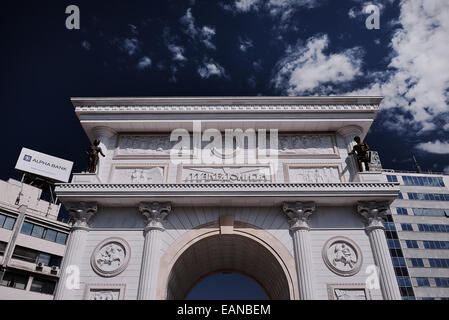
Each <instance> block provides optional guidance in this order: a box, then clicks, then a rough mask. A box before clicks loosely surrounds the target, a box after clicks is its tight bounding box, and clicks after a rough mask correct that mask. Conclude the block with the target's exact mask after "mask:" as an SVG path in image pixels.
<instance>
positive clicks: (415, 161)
mask: <svg viewBox="0 0 449 320" xmlns="http://www.w3.org/2000/svg"><path fill="white" fill-rule="evenodd" d="M412 157H413V162H414V163H415V167H416V170H418V172H419V173H422V169H421V167H420V166H419V164H418V161H417V160H416V158H415V155H414V154H412Z"/></svg>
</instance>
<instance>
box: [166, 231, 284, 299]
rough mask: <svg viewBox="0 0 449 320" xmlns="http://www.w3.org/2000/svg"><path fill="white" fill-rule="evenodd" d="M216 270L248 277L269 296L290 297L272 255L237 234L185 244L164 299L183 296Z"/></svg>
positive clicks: (277, 263) (214, 236)
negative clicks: (189, 244)
mask: <svg viewBox="0 0 449 320" xmlns="http://www.w3.org/2000/svg"><path fill="white" fill-rule="evenodd" d="M217 272H237V273H240V274H243V275H245V276H248V277H250V278H251V279H253V280H254V281H256V282H257V283H258V284H259V285H260V286H261V287H262V288H263V290H264V291H265V293H266V294H267V296H268V298H269V299H275V300H288V299H290V291H289V283H288V281H287V277H286V275H285V272H284V270H283V268H282V266H281V265H280V263H279V262H278V260H277V259H276V257H275V256H274V255H273V254H272V253H271V252H270V251H269V250H267V249H266V248H265V247H263V246H262V245H260V244H259V243H258V242H256V241H254V240H252V239H250V238H247V237H243V236H240V235H237V234H222V235H220V234H218V235H213V236H210V237H207V238H204V239H201V240H200V241H197V242H195V243H194V244H192V245H191V246H190V247H189V248H187V249H186V250H185V251H184V252H183V253H182V254H181V255H180V256H179V258H178V259H177V260H176V262H175V263H174V265H173V267H172V269H171V272H170V275H169V277H168V284H167V299H175V300H181V299H185V298H186V297H187V295H188V293H189V292H190V291H191V289H192V288H193V287H194V286H195V285H196V284H197V283H198V282H199V281H201V280H202V279H204V278H205V277H207V276H209V275H211V274H213V273H217ZM217 290H220V288H217Z"/></svg>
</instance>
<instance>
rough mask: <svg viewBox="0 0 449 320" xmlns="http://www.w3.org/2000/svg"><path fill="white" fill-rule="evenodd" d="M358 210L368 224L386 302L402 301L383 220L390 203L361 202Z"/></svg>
mask: <svg viewBox="0 0 449 320" xmlns="http://www.w3.org/2000/svg"><path fill="white" fill-rule="evenodd" d="M357 210H358V212H359V214H361V215H362V217H363V218H364V220H365V223H366V232H367V233H368V237H369V241H370V244H371V250H372V252H373V256H374V262H375V264H376V266H377V267H378V268H379V272H378V275H379V284H380V289H381V291H382V295H383V297H384V299H386V300H401V293H400V291H399V286H398V283H397V280H396V275H395V273H394V268H393V263H392V261H391V257H390V251H389V249H388V245H387V238H386V236H385V228H384V226H383V220H382V218H383V217H384V216H385V213H386V211H387V210H388V203H385V202H359V205H358V207H357Z"/></svg>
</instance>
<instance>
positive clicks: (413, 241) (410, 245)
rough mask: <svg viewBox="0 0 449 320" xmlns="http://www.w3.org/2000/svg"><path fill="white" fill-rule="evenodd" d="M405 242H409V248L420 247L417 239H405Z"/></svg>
mask: <svg viewBox="0 0 449 320" xmlns="http://www.w3.org/2000/svg"><path fill="white" fill-rule="evenodd" d="M405 243H406V244H407V248H411V249H418V248H419V246H418V241H416V240H405Z"/></svg>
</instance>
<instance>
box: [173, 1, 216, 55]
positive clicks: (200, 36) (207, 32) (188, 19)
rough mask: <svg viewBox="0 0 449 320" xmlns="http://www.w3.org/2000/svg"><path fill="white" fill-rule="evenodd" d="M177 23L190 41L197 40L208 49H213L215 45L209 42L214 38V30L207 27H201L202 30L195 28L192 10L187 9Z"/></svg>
mask: <svg viewBox="0 0 449 320" xmlns="http://www.w3.org/2000/svg"><path fill="white" fill-rule="evenodd" d="M179 21H180V23H181V24H182V25H183V26H184V32H185V33H186V34H188V35H189V36H190V37H191V38H192V39H197V40H199V41H200V42H201V43H203V44H204V45H205V46H206V47H207V48H209V49H215V45H214V44H213V43H212V42H211V40H212V38H213V37H214V36H215V29H214V28H212V27H209V26H203V27H202V28H199V27H196V26H195V18H194V17H193V14H192V8H189V9H187V12H186V14H185V15H184V16H182V17H181V19H180V20H179Z"/></svg>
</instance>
